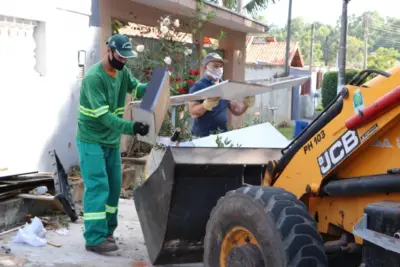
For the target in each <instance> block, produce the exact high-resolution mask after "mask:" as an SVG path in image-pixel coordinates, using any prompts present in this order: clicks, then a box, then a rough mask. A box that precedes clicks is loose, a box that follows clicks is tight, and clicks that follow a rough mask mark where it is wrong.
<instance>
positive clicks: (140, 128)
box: [133, 122, 149, 136]
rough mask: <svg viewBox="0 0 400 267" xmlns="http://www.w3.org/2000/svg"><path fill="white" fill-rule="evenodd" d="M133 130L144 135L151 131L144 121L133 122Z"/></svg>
mask: <svg viewBox="0 0 400 267" xmlns="http://www.w3.org/2000/svg"><path fill="white" fill-rule="evenodd" d="M133 132H134V133H135V134H140V135H141V136H144V135H146V134H148V133H149V125H147V124H145V123H143V122H135V124H133Z"/></svg>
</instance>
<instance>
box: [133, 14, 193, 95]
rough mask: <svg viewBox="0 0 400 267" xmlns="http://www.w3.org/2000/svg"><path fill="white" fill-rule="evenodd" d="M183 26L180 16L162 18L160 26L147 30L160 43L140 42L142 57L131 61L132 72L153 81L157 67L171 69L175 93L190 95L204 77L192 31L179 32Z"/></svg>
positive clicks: (171, 83) (173, 92)
mask: <svg viewBox="0 0 400 267" xmlns="http://www.w3.org/2000/svg"><path fill="white" fill-rule="evenodd" d="M179 27H181V23H180V21H179V19H172V18H171V17H170V16H166V17H161V18H160V20H159V21H158V26H157V27H155V28H153V29H150V27H148V29H147V30H145V32H152V33H153V34H154V35H155V36H157V38H158V40H157V42H153V43H151V46H150V45H149V46H150V47H146V46H145V45H144V44H137V46H136V51H137V54H138V57H137V58H135V59H134V60H132V61H130V62H129V63H128V67H130V69H131V71H132V74H133V75H134V76H135V77H136V78H137V79H139V80H140V81H143V82H147V81H149V80H150V78H151V73H152V70H153V69H154V67H156V66H161V67H164V68H167V69H168V70H169V73H170V86H171V92H170V93H171V95H179V94H187V93H188V92H189V89H190V87H191V86H192V85H193V84H194V83H195V82H196V81H197V80H198V79H199V78H200V71H199V70H198V69H197V65H198V60H197V58H196V57H193V50H195V49H196V46H195V44H193V43H190V42H188V40H187V39H188V34H186V33H181V32H179V31H178V29H179ZM143 42H144V40H143Z"/></svg>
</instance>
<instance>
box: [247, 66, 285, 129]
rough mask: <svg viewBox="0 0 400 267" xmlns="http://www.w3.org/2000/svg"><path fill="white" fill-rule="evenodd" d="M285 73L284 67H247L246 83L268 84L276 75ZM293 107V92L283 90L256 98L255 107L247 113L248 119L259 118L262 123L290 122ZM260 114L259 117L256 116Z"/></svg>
mask: <svg viewBox="0 0 400 267" xmlns="http://www.w3.org/2000/svg"><path fill="white" fill-rule="evenodd" d="M284 71H285V68H284V66H253V65H247V66H246V82H250V83H258V84H268V83H270V82H271V81H270V80H271V79H274V78H273V77H274V76H276V75H281V74H283V73H284ZM291 106H292V90H291V88H288V89H281V90H275V91H273V92H269V93H265V94H262V95H257V96H256V102H255V104H254V107H253V108H251V109H249V110H248V111H247V112H246V116H247V117H252V116H259V117H260V119H261V120H262V121H275V123H280V122H283V121H286V122H289V121H290V117H291V116H290V115H291V110H292V109H291ZM256 114H259V115H256Z"/></svg>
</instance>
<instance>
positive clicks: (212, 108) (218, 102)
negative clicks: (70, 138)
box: [189, 53, 254, 138]
mask: <svg viewBox="0 0 400 267" xmlns="http://www.w3.org/2000/svg"><path fill="white" fill-rule="evenodd" d="M227 62H228V61H227V60H225V59H222V58H221V57H220V56H219V55H218V54H217V53H210V54H208V55H207V56H206V57H204V59H203V68H204V76H203V77H202V78H201V79H200V80H199V81H197V82H196V83H195V84H194V85H193V86H192V87H191V88H190V90H189V93H194V92H196V91H199V90H202V89H204V88H207V87H210V86H212V85H215V84H218V83H219V82H221V81H222V75H223V67H224V64H226V63H227ZM253 104H254V96H251V97H246V98H245V99H244V101H229V100H225V99H220V98H219V97H217V98H207V99H205V100H198V101H193V102H189V112H190V115H191V116H192V118H194V122H193V128H192V135H193V137H194V138H198V137H205V136H208V135H210V134H212V133H214V132H216V131H222V132H226V131H228V111H230V112H231V113H232V114H233V115H235V116H240V115H242V114H243V113H245V112H246V110H247V108H249V107H250V106H252V105H253Z"/></svg>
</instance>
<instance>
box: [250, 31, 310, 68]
mask: <svg viewBox="0 0 400 267" xmlns="http://www.w3.org/2000/svg"><path fill="white" fill-rule="evenodd" d="M246 47H247V50H246V53H247V55H246V63H247V64H252V63H253V64H254V63H256V62H257V61H261V62H265V63H266V64H269V65H285V58H286V42H276V41H275V39H274V38H271V37H257V36H248V37H247V39H246ZM297 52H298V53H297ZM295 57H297V60H296V61H298V62H296V64H295V65H297V66H298V67H300V66H304V62H303V57H302V56H301V52H300V48H299V42H292V43H291V44H290V57H289V61H290V62H292V61H293V60H294V59H295ZM291 65H293V64H291Z"/></svg>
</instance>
